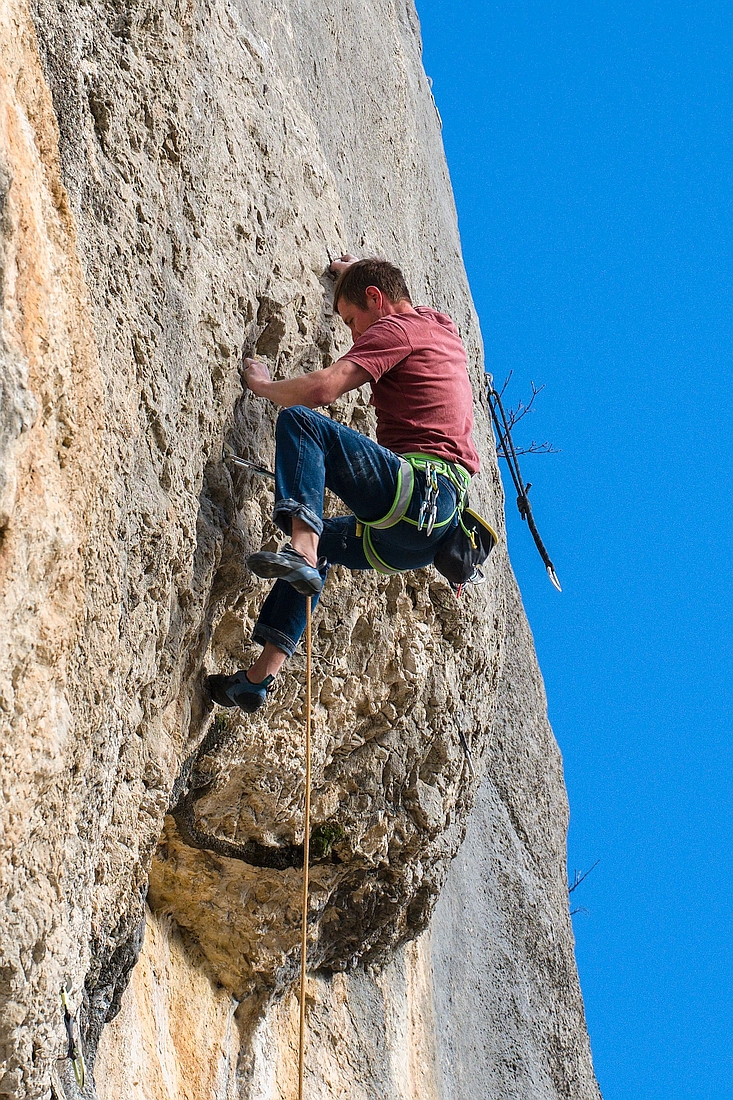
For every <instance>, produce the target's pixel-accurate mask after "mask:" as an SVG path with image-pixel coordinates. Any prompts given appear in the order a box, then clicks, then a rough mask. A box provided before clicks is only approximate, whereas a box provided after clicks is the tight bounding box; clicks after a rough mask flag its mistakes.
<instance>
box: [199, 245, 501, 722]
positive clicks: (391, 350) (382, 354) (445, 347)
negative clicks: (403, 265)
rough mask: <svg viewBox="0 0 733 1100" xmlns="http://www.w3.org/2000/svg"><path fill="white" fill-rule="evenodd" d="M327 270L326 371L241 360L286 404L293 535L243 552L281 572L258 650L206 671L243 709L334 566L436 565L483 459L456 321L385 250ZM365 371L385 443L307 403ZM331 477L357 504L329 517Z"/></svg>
mask: <svg viewBox="0 0 733 1100" xmlns="http://www.w3.org/2000/svg"><path fill="white" fill-rule="evenodd" d="M331 270H332V272H333V273H334V274H335V275H337V281H336V285H335V288H334V308H335V309H336V310H337V311H338V313H339V315H340V317H341V319H342V320H343V321H344V323H345V324H346V325H347V327H348V328H349V329H350V331H351V335H352V337H353V340H354V344H353V347H352V348H351V350H350V351H349V352H348V353H347V354H346V355H345V356H343V357H342V358H341V359H339V360H337V361H336V362H335V363H333V364H332V365H331V366H330V367H326V368H325V369H324V370H319V371H313V372H312V373H310V374H305V375H302V376H300V377H298V378H287V379H283V380H281V381H275V382H273V381H272V380H271V378H270V374H269V371H268V369H267V367H266V366H265V365H264V364H263V363H259V362H257V361H256V360H255V359H247V360H246V361H245V362H246V370H245V373H244V379H245V381H246V384H247V386H248V387H249V388H250V390H251V391H252V392H253V393H254V394H256V395H257V396H258V397H266V398H268V399H269V400H270V401H273V402H274V403H275V404H277V405H281V406H283V411H282V412H281V413H280V415H279V416H278V420H277V429H276V450H275V477H276V485H275V508H274V512H273V517H274V520H275V523H276V524H277V525H278V527H279V528H280V529H281V530H282V531H284V532H285V534H286V535H289V536H290V543H289V544H288V545H286V546H285V547H284V548H283V549H282V550H280V551H278V552H269V551H260V552H259V553H257V554H252V555H251V556H250V557H249V558H248V559H247V564H248V565H249V567H250V569H251V570H252V571H253V572H254V573H255V574H256V575H257V576H259V577H265V578H274V579H275V581H276V583H275V585H274V586H273V588H272V590H271V592H270V594H269V595H268V597H267V599H266V600H265V603H264V605H263V607H262V611H261V612H260V615H259V618H258V620H257V624H256V626H255V629H254V632H253V636H252V637H253V641H255V642H258V643H260V644H261V645H262V646H263V649H262V652H261V653H260V655H259V657H258V658H257V660H256V661H255V662H254V664H253V665H251V667H250V668H249V669H246V670H245V669H243V670H240V671H239V672H237V673H235V674H234V675H233V676H222V675H215V676H209V677H208V679H207V687H208V690H209V693H210V695H211V698H212V699H213V700H214V701H215V702H216V703H218V704H219V705H220V706H224V707H233V706H238V707H240V708H241V709H242V710H244V711H247V712H252V711H254V710H256V709H257V707H259V706H261V705H262V703H264V701H265V698H266V695H267V689H268V687H269V686H270V684H271V683H272V680H273V678H274V676H275V675H276V674H277V673H278V672H279V671H280V669H281V668H282V665H283V664H284V662H285V660H286V658H287V657H289V656H292V654H293V652H294V651H295V648H296V646H297V644H298V642H299V640H300V637H301V635H302V633H303V631H304V629H305V618H306V600H307V599H310V598H311V597H313V596H317V595H318V594H319V592H320V591H321V588H322V587H323V583H324V581H325V579H326V573H327V570H328V566H329V565H344V566H346V567H347V568H348V569H376V570H378V571H379V572H382V573H399V572H402V571H405V570H409V569H420V568H422V567H424V566H426V565H430V564H431V563H432V561H433V559H434V557H435V554H436V551H437V550H438V549H439V548H440V545H441V543H442V542H443V540H444V539H445V538H446V537H447V536H448V535H449V534H450V532H451V531H453V529H454V528H455V526H456V524H457V523H458V513H459V505H460V504H461V502H462V500H463V498H464V496H465V492H466V489H467V487H468V484H469V482H470V480H471V477H472V475H473V474H475V473H476V472H477V471H478V468H479V459H478V454H477V453H476V449H475V447H474V445H473V441H472V439H471V430H472V427H473V394H472V391H471V384H470V381H469V378H468V373H467V370H466V352H465V350H464V347H463V344H462V342H461V338H460V336H459V334H458V330H457V329H456V327H455V325H454V324H453V322H452V321H451V319H450V318H449V317H448V316H447V315H446V314H444V313H437V312H436V311H435V310H432V309H429V308H427V307H425V306H417V307H415V306H413V305H412V300H411V298H410V294H409V292H408V290H407V287H406V285H405V280H404V278H403V276H402V273H401V272H400V271H399V269H398V268H396V267H394V266H393V265H392V264H390V263H387V262H386V261H384V260H376V259H367V260H356V259H355V258H354V257H353V256H348V255H345V256H343V257H342V258H341V260H337V261H334V263H333V264H332V265H331ZM367 382H368V383H369V384H370V385H371V389H372V396H371V403H372V404H373V405H374V406H375V407H376V410H377V440H378V442H377V443H375V442H374V441H373V440H371V439H369V438H368V437H367V436H365V435H362V434H361V433H360V432H357V431H354V430H353V429H352V428H347V427H345V426H344V425H342V424H339V423H337V422H336V421H335V420H332V419H331V418H330V417H328V416H325V415H323V414H322V413H319V412H315V411H313V410H314V409H315V408H317V407H319V406H326V405H330V404H332V402H334V401H336V400H337V399H338V398H339V397H341V396H342V395H343V394H345V393H348V391H349V390H353V389H356V388H358V387H359V386H362V385H364V384H365V383H367ZM325 488H328V489H330V490H331V491H332V492H333V493H335V495H336V496H337V497H339V498H340V499H341V500H342V501H343V502H344V504H345V505H346V506H347V508H349V509H350V510H351V511H352V512H353V513H354V514H353V515H351V516H340V517H337V518H334V519H325V520H324V519H323V497H324V489H325Z"/></svg>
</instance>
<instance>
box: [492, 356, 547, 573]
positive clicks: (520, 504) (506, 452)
mask: <svg viewBox="0 0 733 1100" xmlns="http://www.w3.org/2000/svg"><path fill="white" fill-rule="evenodd" d="M486 395H487V397H488V400H489V411H490V413H491V419H492V420H493V422H494V427H495V429H496V435H497V450H498V451H499V452H500V453H501V455H502V456H503V457H504V458H505V459H506V463H507V466H508V467H509V473H510V474H511V475H512V481H513V482H514V488H515V489H516V490H517V508H518V509H519V514H520V516H521V517H522V519H523V520H526V522H527V526H528V527H529V529H530V532H531V533H532V538H533V539H534V544H535V546H536V547H537V550H538V551H539V555H540V557H541V558H542V561H543V562H544V565H545V569H546V570H547V576H548V577H549V578H550V580H551V582H552V583H553V584H554V586H555V588H556V589H557V590H558V592H562V588H561V587H560V581H559V580H558V579H557V573H556V572H555V566H554V565H553V564H552V562H551V561H550V555H549V554H548V553H547V550H546V549H545V544H544V543H543V541H542V539H541V538H540V533H539V531H538V530H537V525H536V524H535V521H534V516H533V515H532V505H531V504H530V503H529V496H528V493H529V490H530V489H531V488H532V483H531V482H527V484H526V485H525V484H524V481H523V480H522V474H521V471H520V469H519V461H518V459H517V452H516V451H515V449H514V440H513V439H512V433H511V428H510V425H509V420H508V418H507V415H506V413H505V412H504V406H503V405H502V403H501V395H500V394H499V393H497V391H496V390H495V389H494V380H493V378H492V376H491V375H490V374H489V372H488V371H486Z"/></svg>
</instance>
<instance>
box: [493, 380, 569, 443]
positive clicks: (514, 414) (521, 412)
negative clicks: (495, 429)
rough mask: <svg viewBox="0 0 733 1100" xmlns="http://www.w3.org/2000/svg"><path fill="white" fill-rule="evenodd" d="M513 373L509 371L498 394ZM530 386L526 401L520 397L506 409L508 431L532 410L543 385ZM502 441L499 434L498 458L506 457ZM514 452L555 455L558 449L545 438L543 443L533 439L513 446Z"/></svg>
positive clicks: (505, 386)
mask: <svg viewBox="0 0 733 1100" xmlns="http://www.w3.org/2000/svg"><path fill="white" fill-rule="evenodd" d="M513 373H514V371H509V374H508V375H507V376H506V378H505V379H504V383H503V385H502V387H501V389H500V390H499V396H500V397H503V396H504V391H505V390H506V388H507V386H508V385H509V382H510V381H511V377H512V374H513ZM530 386H531V387H532V396H531V397H530V399H529V401H527V402H526V403H525V402H524V401H522V400H521V399H520V401H519V404H517V405H516V406H515V407H514V408H509V409H508V410H507V414H506V418H507V425H508V430H509V431H511V430H512V428H514V426H515V425H516V424H518V423H519V421H520V420H523V419H524V417H525V416H526V415H527V413H529V412H531V411H532V406H533V405H534V403H535V400H536V398H537V396H538V394H540V393H542V391H543V389H544V388H545V387H544V385H542V386H535V384H534V382H530ZM504 443H505V436H501V438H500V439H499V442H498V444H497V454H498V456H499V458H504V459H505V458H506V457H507V455H506V448H505V446H504ZM514 453H515V454H517V455H537V454H544V455H556V454H559V453H560V452H559V451H558V449H557V448H556V447H553V445H552V443H549V442H548V441H547V440H545V442H544V443H538V442H537V440H536V439H533V440H532V442H531V443H530V444H529V446H528V447H517V446H515V448H514Z"/></svg>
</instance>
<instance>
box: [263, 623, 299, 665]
mask: <svg viewBox="0 0 733 1100" xmlns="http://www.w3.org/2000/svg"><path fill="white" fill-rule="evenodd" d="M252 641H253V642H257V644H258V645H264V644H265V642H272V644H273V645H275V646H277V648H278V649H281V650H282V651H283V653H287V655H288V657H292V656H293V654H294V653H295V651H296V649H297V648H298V642H294V641H293V639H292V638H288V636H287V634H283V633H282V631H281V630H276V629H275V627H274V626H264V625H263V624H262V623H257V624H256V626H255V628H254V630H253V631H252Z"/></svg>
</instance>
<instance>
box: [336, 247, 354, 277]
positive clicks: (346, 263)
mask: <svg viewBox="0 0 733 1100" xmlns="http://www.w3.org/2000/svg"><path fill="white" fill-rule="evenodd" d="M358 258H359V257H358V256H352V255H351V254H350V253H349V252H344V253H343V254H342V256H341V258H340V259H339V260H333V261H332V263H331V268H330V270H331V271H332V272H333V274H334V275H340V274H341V272H342V271H346V268H347V267H351V265H352V264H355V263H356V261H357V260H358Z"/></svg>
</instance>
